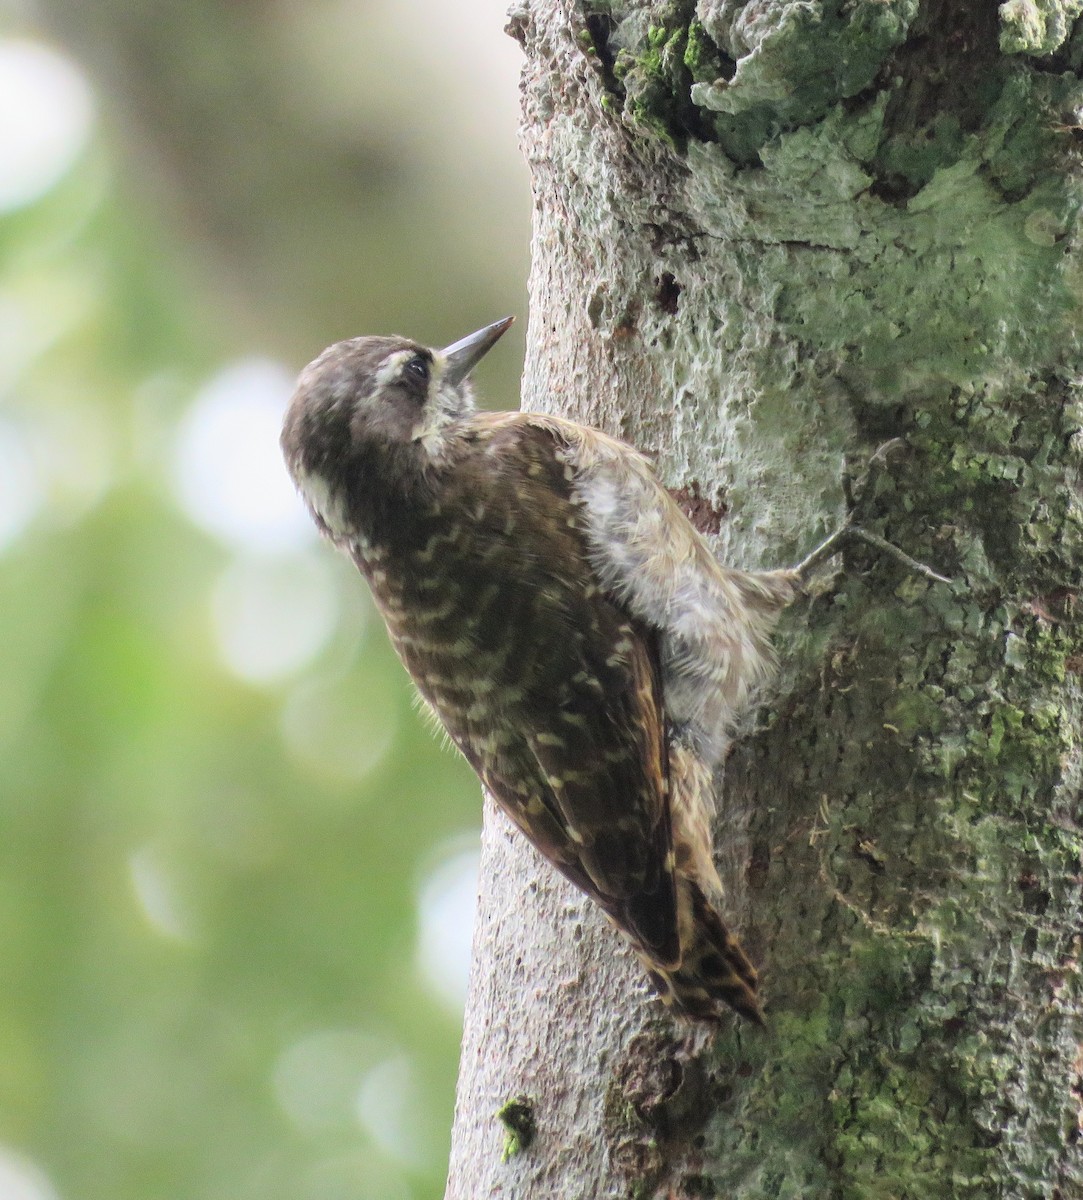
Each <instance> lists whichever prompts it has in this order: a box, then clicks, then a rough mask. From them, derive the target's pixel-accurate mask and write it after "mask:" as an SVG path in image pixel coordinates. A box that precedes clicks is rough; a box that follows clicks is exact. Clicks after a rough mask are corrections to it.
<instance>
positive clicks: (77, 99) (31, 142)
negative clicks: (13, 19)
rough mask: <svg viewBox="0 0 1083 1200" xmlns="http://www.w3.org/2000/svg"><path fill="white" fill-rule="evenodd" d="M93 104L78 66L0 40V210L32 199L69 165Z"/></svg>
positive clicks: (42, 49)
mask: <svg viewBox="0 0 1083 1200" xmlns="http://www.w3.org/2000/svg"><path fill="white" fill-rule="evenodd" d="M93 115H94V100H93V96H92V94H91V90H90V85H89V84H88V83H87V81H86V78H85V77H84V76H83V73H82V72H81V71H80V70H79V68H78V67H77V66H76V65H75V64H74V63H73V62H72V61H71V60H70V59H68V58H65V57H64V56H63V55H62V54H59V53H58V52H57V51H56V50H53V49H51V48H50V47H48V46H44V45H42V44H41V43H40V42H31V41H23V40H21V39H16V38H6V39H0V212H11V211H13V210H14V209H18V208H22V207H23V206H24V205H26V204H29V203H31V202H32V201H34V200H37V199H38V197H39V196H42V195H44V194H45V193H46V192H48V191H49V190H50V188H52V187H53V186H54V185H55V184H57V183H59V182H60V180H61V179H62V178H63V177H64V175H66V174H67V172H68V171H69V170H70V169H71V168H72V166H74V164H75V161H76V159H77V158H78V157H79V155H80V154H81V153H82V151H83V149H84V148H85V146H86V144H87V140H88V138H89V137H90V130H91V125H92V122H93Z"/></svg>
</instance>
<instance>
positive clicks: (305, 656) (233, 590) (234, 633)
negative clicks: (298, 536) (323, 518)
mask: <svg viewBox="0 0 1083 1200" xmlns="http://www.w3.org/2000/svg"><path fill="white" fill-rule="evenodd" d="M212 612H213V616H214V629H215V633H216V634H217V638H218V648H219V651H220V653H221V655H222V659H223V661H224V662H225V664H226V666H227V667H228V668H229V669H230V670H231V671H232V672H233V673H234V674H235V675H236V676H238V677H239V678H240V679H243V680H245V681H246V682H248V683H257V684H258V683H272V682H274V681H275V680H278V679H282V678H284V677H286V676H288V675H291V674H292V673H293V672H295V671H297V670H299V669H300V668H301V667H303V666H305V665H306V664H307V663H309V662H311V660H312V659H313V658H315V657H316V655H317V654H319V652H320V651H321V650H322V649H323V648H324V646H326V645H327V643H328V641H329V640H330V638H331V635H332V634H333V633H334V631H335V627H336V625H337V624H338V616H339V603H338V588H337V586H336V582H335V574H334V571H333V570H332V567H331V559H330V556H324V555H320V556H315V555H305V556H303V557H301V556H298V557H294V558H289V559H272V558H252V557H247V556H246V557H241V558H238V559H236V560H235V561H234V562H232V563H231V564H230V565H229V566H228V567H227V568H226V570H225V571H224V572H223V574H222V576H221V577H220V578H219V580H218V582H217V584H216V585H215V588H214V592H213V595H212Z"/></svg>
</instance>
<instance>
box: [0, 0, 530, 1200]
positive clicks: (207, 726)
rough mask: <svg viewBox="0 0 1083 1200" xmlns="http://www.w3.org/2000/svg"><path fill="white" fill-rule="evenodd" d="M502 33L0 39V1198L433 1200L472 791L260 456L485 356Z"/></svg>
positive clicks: (122, 25) (280, 32)
mask: <svg viewBox="0 0 1083 1200" xmlns="http://www.w3.org/2000/svg"><path fill="white" fill-rule="evenodd" d="M504 2H505V0H469V2H467V0H458V2H457V3H456V4H454V5H449V4H446V3H443V2H442V0H317V2H315V3H306V4H294V3H287V2H286V0H280V2H278V3H272V2H262V0H189V2H186V3H183V4H178V3H169V2H167V0H153V2H152V0H93V2H91V0H43V2H41V3H30V2H25V3H19V2H17V0H0V622H2V623H0V635H2V649H0V961H2V963H3V971H2V975H0V981H2V986H0V1200H57V1198H59V1200H106V1198H108V1200H129V1198H130V1200H147V1198H148V1197H170V1198H172V1197H178V1198H180V1197H185V1198H188V1197H192V1198H201V1200H203V1198H205V1200H212V1198H213V1200H247V1198H249V1197H251V1198H252V1200H257V1198H258V1200H276V1198H279V1197H281V1198H283V1200H284V1198H286V1197H288V1198H289V1200H339V1198H341V1200H370V1198H372V1200H376V1198H379V1200H425V1198H429V1197H438V1196H440V1195H441V1194H442V1190H443V1179H444V1171H445V1166H446V1155H447V1147H448V1141H449V1130H450V1123H451V1114H452V1104H453V1099H454V1082H455V1073H456V1065H457V1053H458V1039H459V1031H460V1025H461V1018H462V1004H463V996H464V989H465V973H466V954H467V948H468V944H469V926H470V921H471V916H472V909H473V900H474V888H475V875H476V861H477V853H476V842H477V829H478V827H479V825H480V800H479V789H478V786H477V784H476V782H475V781H474V779H473V777H472V776H471V774H470V772H469V771H468V770H467V769H466V767H465V766H464V765H463V764H462V763H461V762H460V761H458V760H457V759H456V758H455V757H453V756H452V754H451V753H450V752H449V751H447V750H445V749H443V748H442V747H441V745H440V743H439V742H438V740H437V739H436V738H434V737H433V735H432V733H431V732H430V731H429V730H428V729H427V728H426V726H425V723H424V722H423V721H422V719H421V718H420V717H419V715H418V714H417V713H416V712H415V711H414V708H413V703H412V695H411V688H410V686H409V683H408V681H407V679H406V678H405V675H404V673H403V671H402V670H401V668H400V667H399V665H398V663H397V660H395V658H394V656H393V654H392V652H391V651H390V649H389V648H388V646H387V643H386V640H385V636H384V632H383V628H382V625H381V623H380V622H379V620H378V619H377V618H376V617H375V616H374V613H373V611H372V608H371V605H370V603H369V600H368V597H367V594H366V593H365V591H364V588H363V586H362V585H361V583H360V580H359V579H358V578H357V577H356V575H355V573H354V571H353V568H352V567H351V566H350V565H349V564H348V563H346V562H345V561H343V560H340V559H339V558H338V557H337V556H335V555H334V554H333V552H332V551H331V550H330V549H329V548H328V547H326V546H323V545H320V544H319V543H318V542H317V541H316V539H315V536H314V534H313V532H312V531H311V529H310V527H309V522H308V520H307V517H306V516H305V514H304V512H303V511H302V510H301V507H300V504H299V502H298V501H297V499H296V498H295V496H294V495H293V493H292V490H291V488H290V485H289V483H288V481H287V479H286V476H285V472H284V469H283V468H282V466H281V462H280V459H279V455H278V449H277V432H278V424H279V421H280V418H281V413H282V410H283V408H284V405H285V403H286V400H287V398H288V395H289V392H290V389H291V386H292V379H293V377H294V376H295V375H296V372H297V371H298V369H299V368H300V367H301V366H302V365H303V364H304V362H306V361H307V360H308V359H310V358H312V357H314V356H315V355H316V354H317V353H318V352H319V351H320V350H321V349H322V348H323V346H324V345H325V344H327V343H329V342H331V341H334V340H336V339H338V338H341V337H345V336H350V335H353V334H357V333H376V332H385V333H386V332H402V333H408V334H411V335H413V336H416V337H418V338H420V339H422V340H425V341H428V342H430V343H433V344H445V343H447V342H450V341H452V340H453V339H455V338H457V337H459V336H461V335H462V334H464V333H467V332H469V331H470V330H472V329H474V328H476V327H478V326H480V325H483V324H486V323H488V322H490V321H492V320H494V319H496V318H497V317H500V316H503V315H505V314H506V313H509V312H516V313H518V314H520V315H521V316H524V315H525V313H524V303H525V288H524V280H525V274H526V266H527V243H528V222H529V188H528V184H527V179H526V172H525V168H524V167H523V165H522V164H521V162H520V159H519V156H518V151H517V149H516V143H515V124H516V119H517V115H516V110H517V88H516V78H517V73H518V66H519V63H518V50H517V47H516V46H515V45H514V43H512V42H511V41H510V39H508V38H507V37H506V36H505V35H504V34H503V32H502V25H503V23H504V14H503V9H504ZM524 324H525V322H524V321H520V322H519V324H518V325H517V326H516V327H515V330H514V331H513V336H511V337H509V338H507V339H505V342H504V343H502V344H501V347H500V349H499V352H498V353H497V354H494V355H493V356H492V359H491V360H490V361H487V362H486V364H485V366H484V368H483V370H482V371H481V372H479V382H480V385H481V387H482V389H483V391H484V392H485V393H486V394H487V398H488V399H489V400H490V401H491V402H493V403H494V404H496V405H497V406H503V407H510V406H512V405H514V404H515V403H516V398H517V392H518V387H517V380H518V373H519V368H520V361H521V347H522V336H523V329H524ZM499 1144H500V1140H499V1134H498V1133H497V1131H496V1130H495V1129H494V1152H498V1150H499Z"/></svg>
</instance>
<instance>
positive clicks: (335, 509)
mask: <svg viewBox="0 0 1083 1200" xmlns="http://www.w3.org/2000/svg"><path fill="white" fill-rule="evenodd" d="M296 478H297V487H298V488H299V490H300V492H301V495H302V496H304V498H305V501H306V503H307V504H308V506H309V508H311V509H312V511H313V512H314V513H315V514H316V516H317V517H319V519H320V520H321V521H322V522H323V523H324V524H325V525H326V526H327V528H328V529H329V530H330V531H331V532H332V534H334V535H335V536H336V537H342V536H344V535H345V534H346V532H347V523H346V509H345V506H344V505H343V504H342V502H341V500H339V499H338V498H337V497H336V496H335V495H334V493H333V492H332V491H331V488H330V485H329V484H328V482H327V480H326V479H324V477H323V476H322V475H317V474H316V473H315V472H308V471H298V472H297V476H296Z"/></svg>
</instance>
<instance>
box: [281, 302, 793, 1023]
mask: <svg viewBox="0 0 1083 1200" xmlns="http://www.w3.org/2000/svg"><path fill="white" fill-rule="evenodd" d="M508 323H509V322H498V323H497V324H496V325H494V326H490V327H488V328H487V329H485V330H481V331H479V333H478V334H475V335H471V337H469V338H466V339H464V340H463V341H462V342H461V343H457V344H456V345H454V346H452V347H449V348H448V349H446V350H444V351H434V350H430V349H427V348H425V347H423V346H420V345H418V344H416V343H414V342H411V341H409V340H407V339H403V338H357V339H354V340H352V341H348V342H341V343H338V344H337V345H335V346H332V347H331V348H330V349H329V350H327V351H325V352H324V354H323V355H321V356H320V358H318V359H317V360H316V361H315V362H314V363H312V364H311V365H310V366H309V367H308V368H306V370H305V371H304V373H303V374H302V376H301V379H300V381H299V385H298V390H297V392H296V395H295V396H294V398H293V401H292V403H291V405H290V408H289V412H288V414H287V417H286V423H285V428H284V431H283V437H282V444H283V449H284V452H285V455H286V460H287V463H288V466H289V469H290V472H291V474H292V475H293V477H294V479H295V480H296V482H297V484H298V486H299V487H300V490H301V492H302V494H303V495H304V497H305V499H306V501H307V502H308V505H309V507H310V509H311V511H312V513H313V516H314V518H315V520H316V522H317V524H318V525H319V527H320V528H321V530H322V531H323V532H324V533H325V534H326V535H327V536H328V537H329V538H331V539H332V540H333V541H334V542H335V543H337V544H338V545H339V546H340V547H341V548H342V549H343V550H345V551H346V552H347V553H348V554H350V555H351V556H352V558H353V560H354V561H355V562H356V564H357V566H358V567H359V569H360V570H361V572H362V573H363V574H364V575H365V577H366V579H367V580H368V583H369V586H370V587H371V589H372V594H373V596H374V598H375V600H376V603H377V605H378V607H379V609H380V611H381V613H382V614H383V616H384V619H385V621H386V623H387V627H388V631H389V633H390V635H391V639H392V641H393V642H394V645H395V648H396V650H397V651H398V653H399V655H400V657H401V658H402V661H403V662H404V664H405V665H406V668H407V670H408V671H409V672H410V674H411V675H412V676H413V678H414V680H415V682H416V683H417V686H418V689H419V691H420V693H421V695H422V696H423V697H424V699H425V700H426V701H427V702H428V704H429V705H430V706H431V707H432V709H433V711H434V712H435V713H436V714H437V716H438V717H439V719H440V721H441V722H442V723H443V725H444V727H445V728H446V729H447V732H448V734H449V735H450V737H451V739H452V740H453V741H454V743H455V744H456V745H457V746H458V747H459V749H460V750H461V751H462V753H463V754H464V755H465V756H466V758H467V760H468V761H469V762H470V764H471V766H472V767H473V768H474V770H475V771H476V772H477V773H478V775H479V776H480V778H481V779H482V781H483V782H484V784H485V786H486V788H487V789H488V790H489V792H490V793H491V794H492V796H493V797H494V798H495V799H496V801H497V802H498V804H499V805H500V806H501V808H502V809H503V810H504V811H505V812H506V813H507V815H508V816H509V817H510V818H511V820H512V821H513V822H514V824H515V825H517V826H518V827H519V828H520V829H521V830H522V831H523V833H524V834H525V835H526V836H527V837H528V838H529V839H530V841H531V842H533V844H534V845H535V846H536V847H537V849H538V850H539V851H540V852H541V853H542V854H543V855H544V856H545V857H546V858H547V859H548V860H549V861H550V862H551V863H553V865H554V866H556V867H557V869H558V870H560V871H561V872H562V873H563V874H564V875H565V876H567V878H569V879H570V880H571V881H572V882H573V883H574V884H575V885H576V886H577V887H579V888H581V889H582V890H583V891H584V892H586V893H587V894H588V895H589V896H591V897H592V898H593V899H594V900H596V901H597V903H598V904H599V905H600V906H601V908H602V909H603V910H604V911H605V912H606V914H607V915H608V916H609V917H610V918H611V920H612V921H613V922H614V924H615V925H616V926H617V927H618V928H619V929H620V930H621V931H622V932H623V933H624V934H625V935H626V936H627V937H628V938H629V940H630V941H631V943H632V945H633V947H634V948H635V949H636V951H637V953H638V954H639V955H640V957H641V959H642V960H643V961H644V964H645V965H646V966H647V969H648V971H649V973H650V975H651V978H652V980H653V981H654V983H655V985H656V987H657V989H658V990H659V992H660V993H661V994H662V996H663V998H664V999H665V1000H667V1001H668V1002H670V1003H672V1004H673V1005H675V1007H676V1008H678V1009H679V1010H681V1011H683V1012H684V1013H686V1014H688V1015H691V1016H693V1017H698V1018H704V1019H715V1018H717V1017H718V1016H719V1014H720V1012H721V1011H722V1006H723V1005H724V1004H728V1005H731V1006H732V1007H733V1008H735V1009H737V1010H738V1011H739V1012H741V1013H743V1014H744V1015H745V1016H747V1017H750V1018H753V1019H755V1020H759V1019H761V1014H760V1007H759V1003H758V1000H757V997H756V972H755V970H754V969H753V967H752V965H751V963H750V962H749V961H748V959H747V957H746V955H745V953H744V951H743V950H742V949H741V946H740V945H739V943H738V942H737V940H736V939H735V938H734V936H733V935H732V934H731V933H730V932H729V930H728V929H727V927H726V925H725V922H724V920H723V918H722V916H721V909H720V900H721V892H722V889H721V884H720V882H719V878H718V875H717V872H716V870H715V867H714V863H713V859H712V840H711V823H712V816H713V800H712V795H711V779H712V769H713V767H714V765H715V764H716V763H717V762H718V761H719V759H720V758H721V757H722V755H723V754H724V752H725V749H726V747H727V745H728V741H729V738H730V736H731V733H732V729H733V726H734V722H735V719H736V718H737V716H738V715H739V713H740V712H741V710H742V709H743V708H744V707H745V706H746V705H747V704H748V703H749V700H750V698H751V695H752V692H753V690H754V689H755V687H756V686H757V685H758V684H759V683H760V682H761V681H762V680H763V678H764V677H765V675H766V673H767V670H768V667H769V664H770V651H769V646H768V641H767V638H768V634H769V632H770V629H771V627H772V625H773V624H774V621H775V619H776V617H777V615H778V613H779V612H780V611H781V609H782V608H783V607H784V606H785V605H786V604H787V603H788V602H789V601H790V599H792V597H793V595H794V593H795V591H796V588H797V586H798V577H797V574H796V573H795V572H793V571H780V572H766V573H755V574H752V573H744V572H738V571H732V570H728V569H726V568H724V567H722V566H720V565H719V564H718V563H717V562H716V561H715V559H714V558H713V556H712V555H711V553H710V550H709V548H708V546H707V544H706V543H705V542H704V541H703V539H702V538H701V537H700V536H699V534H698V533H697V532H696V531H695V529H694V528H693V527H692V526H691V524H690V523H689V522H688V521H687V519H686V518H685V517H684V516H683V514H682V513H681V512H680V510H679V509H678V508H677V506H676V505H675V503H674V502H673V501H672V499H671V498H670V497H669V495H668V494H667V493H666V491H665V489H664V488H662V487H661V485H660V484H659V483H658V481H657V479H656V478H655V476H654V474H653V473H652V471H651V469H650V467H649V466H648V464H647V462H646V460H645V459H643V458H642V457H641V456H640V455H639V454H637V453H636V452H635V451H634V450H632V449H631V448H630V447H628V446H626V445H625V444H623V443H621V442H618V441H615V440H614V439H611V438H609V437H607V436H605V435H604V434H602V433H600V432H598V431H596V430H592V429H588V428H586V427H583V426H580V425H576V424H573V423H571V422H569V421H564V420H560V419H558V418H555V417H548V416H541V415H537V414H531V413H501V414H488V413H480V412H477V411H476V410H475V408H474V404H473V398H472V394H471V391H470V386H469V383H468V376H469V373H470V370H471V369H472V367H473V366H474V364H475V363H476V362H477V361H478V359H480V357H481V356H482V355H483V354H484V353H485V352H486V351H487V350H488V349H489V347H490V346H491V345H492V344H493V343H494V342H495V341H496V339H497V337H499V336H500V334H501V333H502V332H503V331H504V329H505V328H506V327H507V324H508Z"/></svg>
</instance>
